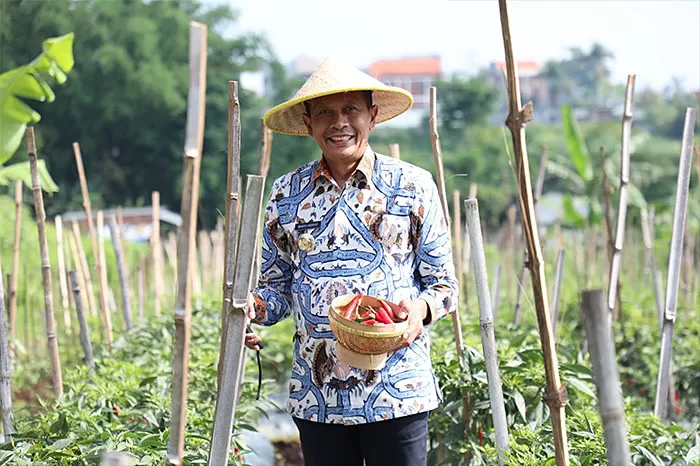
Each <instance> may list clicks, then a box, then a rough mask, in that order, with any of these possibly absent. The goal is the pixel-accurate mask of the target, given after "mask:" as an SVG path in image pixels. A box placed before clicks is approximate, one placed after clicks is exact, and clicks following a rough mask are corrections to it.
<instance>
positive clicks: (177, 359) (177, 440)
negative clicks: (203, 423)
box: [166, 21, 223, 466]
mask: <svg viewBox="0 0 700 466" xmlns="http://www.w3.org/2000/svg"><path fill="white" fill-rule="evenodd" d="M207 32H208V28H207V25H206V24H203V23H199V22H196V21H190V30H189V33H190V36H189V71H190V74H189V80H190V85H189V93H188V105H187V122H186V136H185V146H184V151H183V190H182V198H181V203H180V205H181V207H180V216H181V218H182V225H181V227H180V235H179V247H177V253H178V254H179V257H178V258H177V265H178V270H177V272H178V273H177V298H176V302H175V313H174V320H175V322H174V323H175V343H174V347H173V348H174V353H175V354H174V357H173V379H172V419H171V427H170V432H171V435H170V442H169V444H168V454H167V462H166V464H168V465H171V466H174V465H180V464H182V461H183V460H182V455H183V452H184V448H185V426H186V424H187V390H188V379H189V362H190V332H191V326H192V276H193V274H192V263H193V262H194V261H195V260H196V256H195V253H196V239H197V207H198V206H199V179H200V176H199V175H200V171H201V167H202V155H203V154H202V147H203V144H204V121H205V103H206V83H207ZM222 464H223V463H222Z"/></svg>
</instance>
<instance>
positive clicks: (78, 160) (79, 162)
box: [73, 142, 104, 315]
mask: <svg viewBox="0 0 700 466" xmlns="http://www.w3.org/2000/svg"><path fill="white" fill-rule="evenodd" d="M73 154H74V156H75V164H76V166H77V167H78V177H79V178H80V189H81V191H82V194H83V207H84V208H85V215H86V217H87V224H88V232H89V234H90V241H91V243H92V257H93V258H94V259H95V270H96V271H97V276H98V277H99V275H100V273H99V270H100V258H99V252H98V249H97V237H96V236H95V225H94V223H93V221H92V220H93V219H92V208H91V206H90V191H89V190H88V185H87V178H86V177H85V168H84V167H83V156H82V154H81V152H80V144H78V143H77V142H74V143H73ZM78 239H80V235H78ZM80 249H81V250H83V247H82V245H81V246H80ZM84 254H85V253H84V252H83V255H84ZM86 263H87V260H86ZM88 281H90V277H89V276H88ZM88 291H89V293H90V295H92V290H88ZM98 291H99V293H100V296H101V295H102V293H103V292H104V291H103V290H102V289H101V286H100V284H99V282H98ZM100 305H102V300H100ZM91 311H92V312H95V313H96V309H91ZM93 315H94V314H93Z"/></svg>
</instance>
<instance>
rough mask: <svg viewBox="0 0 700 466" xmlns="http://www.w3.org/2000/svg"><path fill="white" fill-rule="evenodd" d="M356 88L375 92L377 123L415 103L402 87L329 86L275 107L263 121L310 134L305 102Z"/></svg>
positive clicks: (289, 131) (283, 129)
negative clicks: (329, 87)
mask: <svg viewBox="0 0 700 466" xmlns="http://www.w3.org/2000/svg"><path fill="white" fill-rule="evenodd" d="M353 91H372V103H373V104H374V105H376V106H377V107H378V109H379V110H378V111H377V117H376V119H375V124H379V123H383V122H385V121H388V120H391V119H392V118H396V117H397V116H399V115H401V114H402V113H404V112H406V111H407V110H408V109H409V108H411V105H413V96H412V95H411V93H410V92H408V91H406V90H405V89H401V88H400V87H393V86H381V87H380V86H376V87H372V86H363V87H347V88H341V89H328V90H325V91H322V92H317V93H312V94H308V95H304V96H301V97H296V98H293V99H291V100H288V101H287V102H283V103H281V104H279V105H277V106H275V107H273V108H271V109H270V110H268V111H267V113H265V116H264V117H263V122H264V124H265V126H267V127H268V128H270V129H271V130H272V131H276V132H278V133H283V134H291V135H294V136H308V135H309V131H308V129H307V128H306V125H305V124H304V120H303V118H302V115H303V114H304V113H305V112H306V109H305V108H304V102H305V101H307V100H311V99H316V98H318V97H323V96H327V95H332V94H341V93H345V92H353Z"/></svg>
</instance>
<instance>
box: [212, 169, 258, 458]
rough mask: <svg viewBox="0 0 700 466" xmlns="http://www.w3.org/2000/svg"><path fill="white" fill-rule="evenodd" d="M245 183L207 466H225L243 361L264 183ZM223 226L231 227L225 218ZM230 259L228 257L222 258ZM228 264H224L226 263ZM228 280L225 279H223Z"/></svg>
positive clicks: (254, 179)
mask: <svg viewBox="0 0 700 466" xmlns="http://www.w3.org/2000/svg"><path fill="white" fill-rule="evenodd" d="M247 179H248V183H247V186H246V192H245V194H246V195H245V203H244V205H243V214H242V222H241V233H240V235H239V237H238V238H239V241H238V247H237V248H236V249H237V254H236V263H235V271H233V273H232V274H231V272H229V276H231V275H232V276H233V277H235V279H234V282H233V283H231V282H228V281H227V282H226V286H225V290H227V291H230V293H227V294H225V295H224V305H225V306H226V320H227V321H228V322H227V323H226V325H225V328H226V334H225V335H224V346H225V348H226V349H225V350H224V352H223V358H222V359H223V364H221V368H222V374H221V383H220V384H219V390H218V394H217V397H216V410H215V413H214V430H213V434H212V440H211V449H210V454H209V463H208V464H209V466H218V465H222V464H226V462H227V460H228V455H229V445H230V444H231V431H232V429H233V420H234V413H235V412H236V404H237V400H238V393H239V391H240V385H241V382H242V373H243V371H242V370H241V369H242V367H243V365H244V363H245V360H244V357H243V356H244V354H245V342H244V337H245V332H246V323H247V316H246V313H245V309H246V304H247V300H248V293H249V292H250V284H251V272H252V270H253V259H254V252H255V249H254V247H253V246H254V242H255V238H257V237H258V235H259V234H260V212H261V210H262V197H263V188H264V184H265V180H264V178H263V177H261V176H256V175H248V178H247ZM228 213H230V211H229V212H227V220H226V224H227V225H230V226H231V227H232V226H233V225H232V223H231V222H230V218H228ZM227 237H228V238H230V237H231V236H230V227H227ZM227 249H228V251H231V250H233V249H234V245H233V244H229V245H228V248H227ZM226 257H227V259H228V258H230V257H231V256H230V253H229V255H227V256H226ZM227 262H228V261H227ZM226 269H227V271H230V270H231V269H233V264H227V265H226ZM226 278H227V279H228V278H229V277H228V276H227V277H226Z"/></svg>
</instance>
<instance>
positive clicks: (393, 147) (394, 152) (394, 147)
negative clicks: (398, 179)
mask: <svg viewBox="0 0 700 466" xmlns="http://www.w3.org/2000/svg"><path fill="white" fill-rule="evenodd" d="M389 154H390V155H391V156H392V157H393V158H395V159H396V160H401V150H400V148H399V145H398V144H389Z"/></svg>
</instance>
